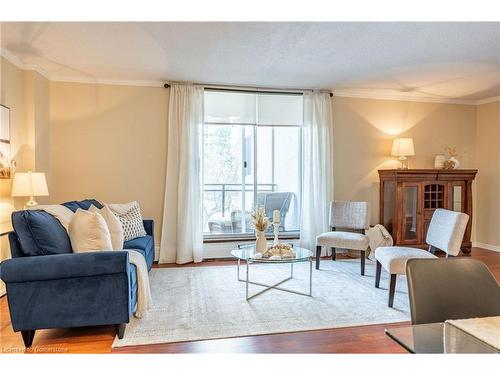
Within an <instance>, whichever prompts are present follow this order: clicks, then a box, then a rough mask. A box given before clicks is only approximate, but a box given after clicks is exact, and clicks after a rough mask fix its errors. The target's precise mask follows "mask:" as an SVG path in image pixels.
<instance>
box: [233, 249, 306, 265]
mask: <svg viewBox="0 0 500 375" xmlns="http://www.w3.org/2000/svg"><path fill="white" fill-rule="evenodd" d="M293 251H294V252H295V258H285V259H277V260H274V259H273V260H270V259H263V258H260V259H258V258H252V256H253V255H254V254H255V245H246V246H241V247H240V248H239V249H235V250H233V251H231V255H232V256H234V257H235V258H238V259H241V260H249V261H251V262H260V263H293V262H305V261H307V260H309V259H310V258H311V257H312V255H313V253H312V252H311V251H310V250H307V249H304V248H302V247H298V246H294V247H293Z"/></svg>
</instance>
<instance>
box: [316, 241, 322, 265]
mask: <svg viewBox="0 0 500 375" xmlns="http://www.w3.org/2000/svg"><path fill="white" fill-rule="evenodd" d="M319 258H321V246H316V269H317V270H319Z"/></svg>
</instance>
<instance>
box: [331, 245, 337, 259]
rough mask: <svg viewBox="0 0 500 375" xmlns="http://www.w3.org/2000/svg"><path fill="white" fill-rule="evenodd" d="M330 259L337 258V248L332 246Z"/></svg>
mask: <svg viewBox="0 0 500 375" xmlns="http://www.w3.org/2000/svg"><path fill="white" fill-rule="evenodd" d="M332 260H337V249H335V248H334V247H332Z"/></svg>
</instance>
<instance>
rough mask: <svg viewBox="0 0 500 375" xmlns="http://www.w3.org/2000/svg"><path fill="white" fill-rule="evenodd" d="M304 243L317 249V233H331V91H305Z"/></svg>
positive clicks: (302, 237)
mask: <svg viewBox="0 0 500 375" xmlns="http://www.w3.org/2000/svg"><path fill="white" fill-rule="evenodd" d="M302 142H303V144H302V163H303V164H302V171H303V172H302V173H303V180H302V210H301V218H300V246H301V247H304V248H306V249H309V250H311V251H313V252H314V249H315V246H316V236H317V235H319V234H321V233H324V232H327V231H328V230H329V229H328V228H329V226H328V225H329V224H328V209H329V203H330V201H331V198H332V184H333V171H332V167H333V162H332V155H333V150H332V144H333V142H332V109H331V102H330V95H329V94H328V93H319V92H307V93H305V94H304V129H303V137H302Z"/></svg>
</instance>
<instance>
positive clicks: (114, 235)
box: [89, 205, 123, 250]
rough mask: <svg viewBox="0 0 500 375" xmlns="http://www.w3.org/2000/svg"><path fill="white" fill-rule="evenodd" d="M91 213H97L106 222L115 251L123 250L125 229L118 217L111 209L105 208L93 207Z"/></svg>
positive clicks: (90, 209)
mask: <svg viewBox="0 0 500 375" xmlns="http://www.w3.org/2000/svg"><path fill="white" fill-rule="evenodd" d="M89 211H90V212H97V213H99V214H101V216H102V217H103V218H104V220H105V221H106V225H107V226H108V229H109V234H110V235H111V245H112V247H113V250H123V228H122V223H121V222H120V220H119V219H118V217H117V216H116V215H115V214H114V213H113V211H111V210H110V209H109V207H107V206H104V207H103V208H101V209H99V208H97V207H96V206H94V205H92V206H90V208H89Z"/></svg>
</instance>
